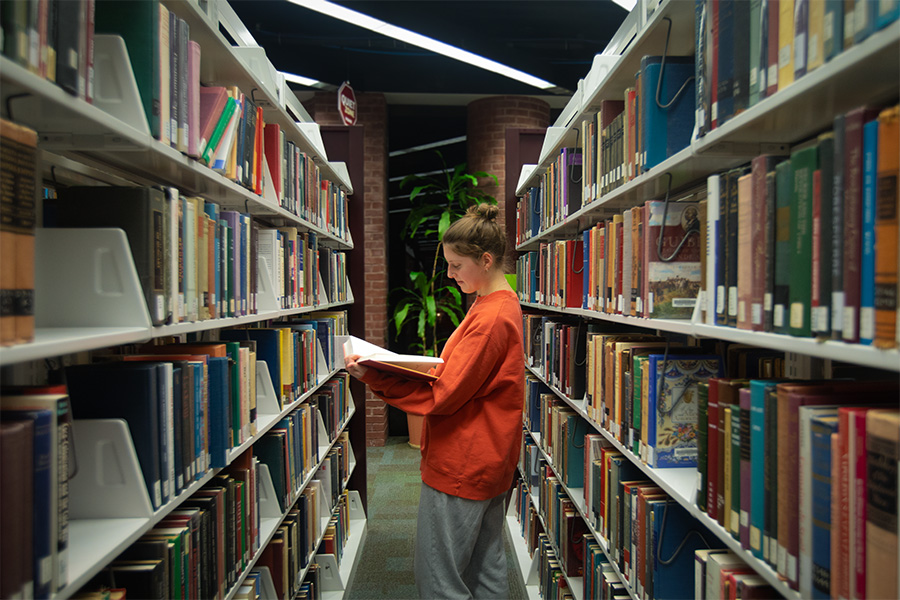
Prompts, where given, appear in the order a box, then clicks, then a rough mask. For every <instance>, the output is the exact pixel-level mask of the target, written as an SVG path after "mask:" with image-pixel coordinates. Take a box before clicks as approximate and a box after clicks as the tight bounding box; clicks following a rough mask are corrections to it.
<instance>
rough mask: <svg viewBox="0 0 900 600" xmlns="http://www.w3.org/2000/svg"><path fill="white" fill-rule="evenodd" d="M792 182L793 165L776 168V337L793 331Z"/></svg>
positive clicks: (782, 164) (785, 163)
mask: <svg viewBox="0 0 900 600" xmlns="http://www.w3.org/2000/svg"><path fill="white" fill-rule="evenodd" d="M793 180H794V177H793V169H792V166H791V161H789V160H786V161H782V162H780V163H778V164H777V165H776V166H775V274H774V286H775V287H774V291H773V298H772V301H773V303H774V304H773V309H772V310H773V313H772V326H773V330H774V331H775V332H776V333H788V332H789V330H790V293H791V291H790V290H791V268H790V267H791V260H792V259H791V257H792V256H793V253H792V252H791V223H792V217H791V198H792V189H793Z"/></svg>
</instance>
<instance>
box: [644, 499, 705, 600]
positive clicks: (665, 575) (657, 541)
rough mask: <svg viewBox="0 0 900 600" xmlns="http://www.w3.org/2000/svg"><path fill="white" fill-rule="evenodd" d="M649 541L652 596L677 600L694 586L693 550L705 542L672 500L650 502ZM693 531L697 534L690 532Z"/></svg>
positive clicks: (695, 524)
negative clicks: (650, 525) (651, 549)
mask: <svg viewBox="0 0 900 600" xmlns="http://www.w3.org/2000/svg"><path fill="white" fill-rule="evenodd" d="M647 508H648V509H652V519H651V521H650V522H651V523H652V529H651V533H650V539H651V540H652V543H651V544H650V548H653V549H654V550H655V551H653V552H651V553H650V555H649V556H648V559H649V560H650V561H651V564H652V571H651V572H652V574H653V577H652V585H653V598H655V599H656V600H678V599H680V598H684V597H685V595H686V590H691V589H694V552H695V551H696V550H699V549H701V548H706V547H707V545H706V543H705V540H704V539H703V536H702V535H697V533H701V532H700V531H699V530H698V525H697V521H696V520H695V519H692V518H691V516H690V514H688V512H687V511H686V510H685V509H684V508H683V507H682V506H681V505H679V504H678V503H677V502H675V501H674V500H671V499H666V500H660V501H656V502H650V503H648V505H647ZM692 531H696V533H694V534H692V533H691V532H692Z"/></svg>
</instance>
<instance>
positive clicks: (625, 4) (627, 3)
mask: <svg viewBox="0 0 900 600" xmlns="http://www.w3.org/2000/svg"><path fill="white" fill-rule="evenodd" d="M613 2H615V3H616V4H618V5H619V6H621V7H622V8H624V9H625V10H627V11H628V12H631V9H632V8H634V5H635V4H637V0H613Z"/></svg>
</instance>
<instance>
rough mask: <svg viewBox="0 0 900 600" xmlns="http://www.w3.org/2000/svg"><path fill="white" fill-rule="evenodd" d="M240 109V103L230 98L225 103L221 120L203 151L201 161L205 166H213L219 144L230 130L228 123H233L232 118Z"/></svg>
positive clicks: (220, 116)
mask: <svg viewBox="0 0 900 600" xmlns="http://www.w3.org/2000/svg"><path fill="white" fill-rule="evenodd" d="M238 108H239V105H238V101H237V100H235V99H234V98H228V100H227V101H226V102H225V108H223V109H222V114H221V115H219V120H218V121H217V122H216V126H215V128H213V131H212V133H211V134H209V141H208V142H207V143H206V148H204V149H203V154H201V155H200V161H201V162H203V163H204V164H206V165H209V164H212V162H213V160H215V158H216V153H217V152H218V151H219V143H220V142H221V141H222V135H223V134H224V133H225V130H226V129H227V128H228V123H229V121H231V117H232V116H234V113H236V112H237V110H238Z"/></svg>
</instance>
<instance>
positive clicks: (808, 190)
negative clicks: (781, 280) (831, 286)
mask: <svg viewBox="0 0 900 600" xmlns="http://www.w3.org/2000/svg"><path fill="white" fill-rule="evenodd" d="M818 154H819V153H818V148H817V146H816V144H815V142H810V143H808V144H801V145H800V146H798V147H797V148H795V149H793V150H792V151H791V172H792V174H793V185H792V188H793V192H792V194H791V208H790V210H791V221H790V229H791V231H790V240H791V241H790V244H791V253H790V266H789V269H790V277H791V281H790V287H789V292H788V302H789V307H790V308H789V316H788V332H789V333H790V334H791V335H794V336H798V337H809V336H810V335H811V333H812V329H811V321H810V313H811V310H812V308H811V307H812V300H811V294H812V268H813V262H812V233H813V223H812V220H813V211H812V200H813V198H812V196H813V172H814V171H815V170H816V168H817V167H818Z"/></svg>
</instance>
